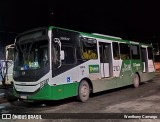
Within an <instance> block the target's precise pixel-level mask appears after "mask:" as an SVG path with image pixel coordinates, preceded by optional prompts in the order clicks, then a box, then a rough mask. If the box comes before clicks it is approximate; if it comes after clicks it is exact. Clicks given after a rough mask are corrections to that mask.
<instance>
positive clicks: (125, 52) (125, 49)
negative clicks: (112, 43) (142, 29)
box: [120, 43, 130, 60]
mask: <svg viewBox="0 0 160 122" xmlns="http://www.w3.org/2000/svg"><path fill="white" fill-rule="evenodd" d="M120 53H121V59H122V60H128V59H130V46H129V45H128V44H124V43H120Z"/></svg>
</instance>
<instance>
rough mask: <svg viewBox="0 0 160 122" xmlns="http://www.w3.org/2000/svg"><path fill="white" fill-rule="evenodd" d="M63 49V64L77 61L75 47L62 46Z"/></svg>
mask: <svg viewBox="0 0 160 122" xmlns="http://www.w3.org/2000/svg"><path fill="white" fill-rule="evenodd" d="M61 50H63V51H64V60H62V64H73V63H75V48H73V47H67V46H66V47H65V46H62V48H61Z"/></svg>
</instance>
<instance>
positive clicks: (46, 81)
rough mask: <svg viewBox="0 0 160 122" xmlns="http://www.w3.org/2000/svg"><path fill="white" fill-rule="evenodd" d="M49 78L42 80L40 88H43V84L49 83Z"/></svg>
mask: <svg viewBox="0 0 160 122" xmlns="http://www.w3.org/2000/svg"><path fill="white" fill-rule="evenodd" d="M48 80H49V79H46V80H44V81H42V82H40V88H42V87H43V86H45V85H46V84H47V83H48Z"/></svg>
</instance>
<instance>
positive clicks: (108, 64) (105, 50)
mask: <svg viewBox="0 0 160 122" xmlns="http://www.w3.org/2000/svg"><path fill="white" fill-rule="evenodd" d="M99 52H100V69H101V77H102V78H104V77H110V76H111V68H112V55H111V44H110V43H103V42H100V43H99Z"/></svg>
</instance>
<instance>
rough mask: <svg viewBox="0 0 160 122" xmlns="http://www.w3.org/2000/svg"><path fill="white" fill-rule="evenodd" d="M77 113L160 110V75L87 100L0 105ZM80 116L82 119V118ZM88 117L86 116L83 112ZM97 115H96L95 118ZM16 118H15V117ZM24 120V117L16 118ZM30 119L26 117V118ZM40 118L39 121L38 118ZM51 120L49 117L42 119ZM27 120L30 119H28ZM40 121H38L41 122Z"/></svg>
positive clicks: (2, 108) (3, 109) (1, 109)
mask: <svg viewBox="0 0 160 122" xmlns="http://www.w3.org/2000/svg"><path fill="white" fill-rule="evenodd" d="M15 112H18V113H26V112H27V113H52V114H53V116H54V115H56V114H57V113H78V114H79V115H80V116H82V118H83V115H84V114H83V113H89V114H86V115H88V116H89V118H90V116H96V115H99V114H100V113H115V114H114V115H116V114H117V113H125V114H128V113H160V74H158V75H156V77H155V78H154V79H153V80H151V81H148V82H145V83H142V84H141V85H140V86H139V87H138V88H134V87H133V86H127V87H123V88H118V89H114V90H108V91H104V92H101V93H96V94H92V95H91V97H90V99H89V100H88V101H87V102H86V103H81V102H78V101H76V99H75V97H73V98H69V99H65V100H60V101H43V102H36V103H24V102H22V101H16V102H12V103H7V102H6V103H2V104H0V113H15ZM80 116H79V118H81V117H80ZM84 116H85V115H84ZM93 118H94V117H93ZM102 118H103V119H92V120H91V119H83V121H86V122H87V121H92V122H94V121H104V122H106V121H116V122H117V121H121V122H124V120H122V119H120V120H119V119H114V120H112V119H110V118H109V119H104V118H105V117H102ZM137 120H138V121H143V122H146V121H149V122H151V121H157V122H158V121H160V119H157V120H153V119H147V120H146V119H130V120H125V121H137ZM14 121H15V120H14ZM17 121H21V120H17ZM26 121H27V120H26ZM37 121H38V120H37ZM41 121H46V122H47V121H48V120H41ZM52 121H66V122H68V121H74V122H75V121H77V122H81V121H82V120H79V119H56V120H52ZM27 122H28V121H27ZM38 122H39V121H38Z"/></svg>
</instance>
